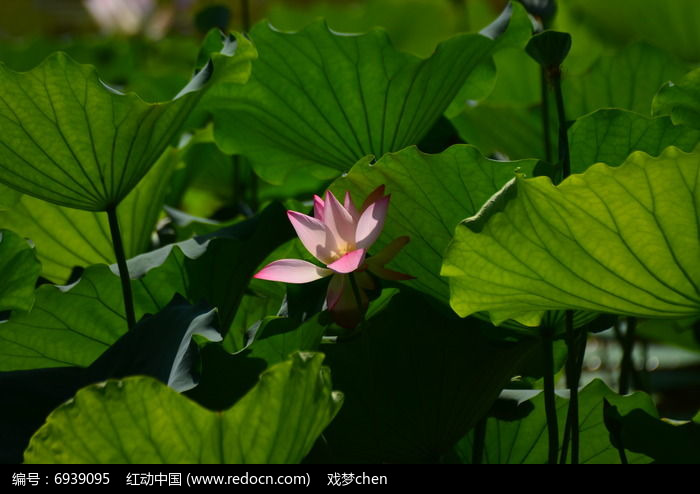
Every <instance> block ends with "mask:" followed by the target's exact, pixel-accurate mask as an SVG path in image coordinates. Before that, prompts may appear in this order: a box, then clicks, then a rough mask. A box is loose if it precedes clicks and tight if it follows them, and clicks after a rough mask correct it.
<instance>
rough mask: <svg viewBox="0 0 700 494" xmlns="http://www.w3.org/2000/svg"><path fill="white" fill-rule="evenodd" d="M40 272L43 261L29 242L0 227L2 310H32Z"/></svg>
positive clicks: (0, 291)
mask: <svg viewBox="0 0 700 494" xmlns="http://www.w3.org/2000/svg"><path fill="white" fill-rule="evenodd" d="M40 273H41V263H40V262H39V261H38V260H37V258H36V253H35V252H34V249H33V248H32V247H30V246H29V244H28V243H27V241H26V240H24V239H23V238H21V237H19V236H18V235H17V234H16V233H13V232H11V231H8V230H1V229H0V280H2V282H0V311H6V310H13V309H19V310H29V309H30V308H31V307H32V304H33V303H34V285H35V284H36V280H37V278H38V277H39V274H40Z"/></svg>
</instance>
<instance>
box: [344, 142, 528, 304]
mask: <svg viewBox="0 0 700 494" xmlns="http://www.w3.org/2000/svg"><path fill="white" fill-rule="evenodd" d="M535 164H536V162H535V160H527V161H520V162H501V161H492V160H489V159H486V158H485V157H484V156H483V155H482V154H481V153H479V151H478V150H477V149H476V148H474V147H472V146H465V145H456V146H452V147H450V148H448V149H447V150H445V151H443V152H442V153H440V154H434V155H431V154H424V153H422V152H421V151H419V150H418V149H417V148H415V147H410V148H407V149H404V150H403V151H399V152H398V153H390V154H387V155H386V156H384V157H383V158H382V159H380V160H379V161H377V162H376V163H374V164H371V163H370V161H369V160H368V159H365V160H361V161H359V162H358V163H357V164H356V165H355V166H354V167H353V168H352V170H350V172H349V173H348V174H347V176H345V177H343V178H340V179H338V180H336V181H335V182H334V184H333V186H332V189H333V190H334V191H335V193H336V195H338V194H342V193H344V191H346V190H349V191H350V192H351V193H352V196H353V198H355V200H356V201H357V202H358V205H359V204H361V201H363V200H364V198H365V197H366V196H367V195H368V194H369V193H370V192H372V191H373V190H374V189H375V188H377V187H378V186H380V185H386V191H387V193H389V194H391V202H390V206H389V212H388V215H387V219H386V223H385V225H384V230H383V233H382V235H381V237H380V238H379V240H378V241H377V243H376V244H375V251H378V250H379V249H381V248H382V247H384V246H386V245H387V244H388V243H389V242H391V241H392V240H393V239H395V238H396V237H400V236H403V235H408V236H410V237H411V242H410V243H409V244H408V245H407V246H406V247H405V248H404V249H403V250H402V251H401V252H400V253H399V255H398V256H397V257H396V258H395V260H394V261H393V262H392V265H391V266H393V268H394V269H396V270H398V271H401V272H404V273H408V274H411V275H413V276H415V277H416V279H415V280H413V281H409V282H407V283H408V284H409V285H410V286H412V287H414V288H416V289H418V290H421V291H423V292H425V293H427V294H429V295H431V296H433V297H435V298H437V299H439V300H442V301H444V302H447V300H448V296H449V293H448V292H449V289H448V286H447V282H446V280H445V279H444V278H441V277H440V274H439V273H440V265H441V264H442V256H443V254H444V251H445V248H446V247H447V244H448V243H449V241H450V239H451V238H452V234H453V232H454V227H455V226H456V225H457V224H458V223H459V222H460V221H462V220H463V219H464V218H465V217H467V216H471V215H473V214H476V212H477V211H478V210H479V208H481V206H482V205H483V204H484V203H485V202H486V201H487V200H488V199H489V198H490V197H491V196H492V195H493V194H494V193H495V192H497V191H498V190H499V189H500V188H501V187H502V186H503V185H504V184H505V183H506V182H508V180H510V179H511V178H513V176H514V172H515V171H516V170H518V169H519V170H520V171H521V172H522V173H525V174H527V175H530V174H531V173H532V170H533V168H534V166H535ZM339 197H340V196H339Z"/></svg>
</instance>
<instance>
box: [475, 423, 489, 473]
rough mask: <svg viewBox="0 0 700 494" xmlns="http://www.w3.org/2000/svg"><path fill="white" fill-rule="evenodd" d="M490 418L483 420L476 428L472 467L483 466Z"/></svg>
mask: <svg viewBox="0 0 700 494" xmlns="http://www.w3.org/2000/svg"><path fill="white" fill-rule="evenodd" d="M487 422H488V416H486V417H483V418H481V420H479V421H478V422H477V423H476V426H475V427H474V443H473V444H472V465H481V464H482V463H483V461H484V445H485V444H486V425H487Z"/></svg>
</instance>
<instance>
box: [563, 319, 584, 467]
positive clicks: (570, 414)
mask: <svg viewBox="0 0 700 494" xmlns="http://www.w3.org/2000/svg"><path fill="white" fill-rule="evenodd" d="M586 336H587V333H586V331H585V330H584V329H580V330H579V331H575V332H574V341H573V345H569V344H568V341H567V347H568V348H570V349H571V351H572V352H575V353H574V354H570V355H569V357H568V359H567V369H566V371H567V376H566V379H567V386H568V387H570V386H571V384H575V388H576V392H575V393H574V394H573V395H572V396H574V399H573V400H569V406H568V408H567V413H566V425H565V426H564V439H563V441H562V446H561V456H560V457H559V463H560V464H562V465H564V464H566V460H567V455H568V452H569V444H571V446H572V450H573V451H575V452H576V453H575V458H574V454H573V451H572V463H574V461H575V462H578V451H579V428H578V427H574V424H578V422H579V417H578V386H579V382H580V381H581V372H582V369H583V361H584V358H585V356H586V343H587V341H586ZM569 361H570V362H571V364H570V363H569Z"/></svg>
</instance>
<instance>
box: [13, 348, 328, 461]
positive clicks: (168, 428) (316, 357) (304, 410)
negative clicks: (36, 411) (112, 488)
mask: <svg viewBox="0 0 700 494" xmlns="http://www.w3.org/2000/svg"><path fill="white" fill-rule="evenodd" d="M322 361H323V355H322V354H318V353H316V354H314V353H296V354H294V355H292V358H291V359H290V360H287V361H285V362H282V363H279V364H277V365H275V366H273V367H271V368H270V369H268V370H266V371H265V372H263V373H262V374H261V376H260V381H259V383H258V384H257V385H256V386H255V387H254V388H253V389H252V390H251V391H250V392H248V394H246V395H245V396H244V397H243V398H241V400H239V401H238V402H237V403H236V404H235V405H234V406H233V407H231V408H230V409H228V410H226V411H224V412H212V411H209V410H206V409H205V408H202V407H201V406H200V405H197V404H196V403H195V402H193V401H190V400H189V399H188V398H186V397H184V396H182V395H180V394H178V393H176V392H175V391H173V390H172V389H171V388H169V387H167V386H165V385H164V384H162V383H160V382H159V381H156V380H154V379H152V378H146V377H132V378H127V379H124V380H122V381H107V382H106V383H105V384H100V385H94V386H90V387H87V388H84V389H82V390H81V391H79V392H78V394H77V395H76V396H75V399H73V400H71V401H70V402H68V403H66V404H65V405H63V406H61V407H60V408H58V409H57V410H56V411H54V412H53V413H52V414H51V415H50V416H49V418H48V419H47V421H46V424H45V425H44V426H43V427H42V428H41V429H40V430H39V431H38V432H37V433H36V434H35V436H34V437H33V438H32V440H31V442H30V444H29V447H28V448H27V450H26V452H25V455H24V460H25V462H26V463H100V464H110V463H130V464H137V463H138V464H142V463H235V464H242V463H298V462H300V461H301V460H302V459H303V458H304V456H306V454H307V453H308V451H309V450H310V449H311V447H312V446H313V444H314V442H315V441H316V438H317V437H318V436H319V435H320V434H321V432H322V431H323V429H324V428H325V427H326V426H327V425H328V423H329V422H330V421H331V420H332V419H333V417H334V416H335V414H336V413H337V412H338V410H339V409H340V406H341V404H342V395H341V394H340V393H338V392H333V391H332V390H331V380H330V372H329V371H328V369H327V368H325V367H322V366H321V362H322Z"/></svg>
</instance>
